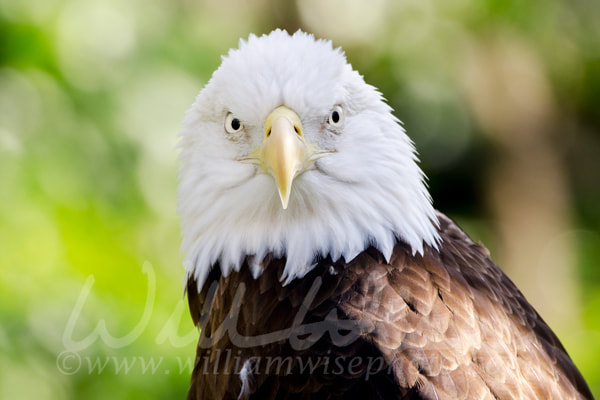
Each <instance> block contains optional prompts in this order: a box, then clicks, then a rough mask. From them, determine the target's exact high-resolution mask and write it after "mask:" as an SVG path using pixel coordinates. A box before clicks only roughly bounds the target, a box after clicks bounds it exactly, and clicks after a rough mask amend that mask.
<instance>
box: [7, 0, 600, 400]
mask: <svg viewBox="0 0 600 400" xmlns="http://www.w3.org/2000/svg"><path fill="white" fill-rule="evenodd" d="M599 11H600V3H598V2H593V1H589V0H575V1H566V0H564V1H559V0H544V1H541V0H536V1H532V2H527V3H523V2H520V1H517V0H509V1H500V0H483V1H478V2H475V1H468V0H452V1H443V2H442V1H439V2H438V1H420V0H419V1H417V0H412V1H398V2H394V1H392V0H378V1H373V2H369V3H368V4H367V2H364V3H361V2H352V3H342V2H341V1H339V0H338V1H324V2H320V1H318V0H307V1H301V2H300V1H299V2H298V4H295V3H294V2H277V1H275V0H272V1H268V0H262V1H257V2H245V1H242V0H238V1H234V0H224V1H220V2H216V1H210V0H206V1H192V0H178V1H171V0H169V1H167V0H159V1H154V2H146V1H142V0H126V1H117V0H84V1H76V0H22V1H13V0H0V255H1V256H0V263H1V265H0V318H1V320H2V324H1V325H0V398H13V399H19V398H34V397H35V398H38V399H46V398H48V399H50V398H57V399H58V398H60V399H69V398H74V399H75V398H89V399H94V398H113V399H129V398H148V397H152V398H165V399H166V398H177V397H179V398H183V397H184V395H185V393H186V390H187V385H188V381H189V375H190V371H189V370H187V369H186V368H185V365H182V363H183V364H185V362H186V359H189V360H191V359H192V357H193V354H194V349H195V343H194V339H193V337H195V336H196V333H195V332H194V328H193V326H192V323H191V319H190V318H189V317H188V312H187V309H186V308H185V306H184V303H183V300H182V286H183V285H182V283H183V277H184V271H183V269H182V268H181V261H182V258H181V256H180V255H179V253H178V251H179V250H178V248H179V241H180V239H179V227H178V221H177V215H176V198H175V193H176V184H177V173H176V170H177V163H176V151H175V149H174V145H175V143H176V134H177V131H178V129H179V124H180V121H181V120H182V119H183V115H184V112H185V110H186V109H187V108H188V107H189V105H190V104H191V102H192V101H193V99H194V97H195V95H196V94H197V93H198V92H199V90H200V89H201V88H202V86H203V84H204V83H206V81H207V80H208V79H209V77H210V74H211V73H212V71H213V70H214V69H215V68H216V67H217V66H218V64H219V63H220V58H219V56H220V55H222V54H224V53H226V51H227V49H228V48H230V47H234V46H236V45H237V41H238V40H239V38H245V37H247V36H248V34H249V33H250V32H254V33H257V34H260V33H264V32H268V31H270V30H271V29H273V28H275V27H283V28H287V29H288V30H295V29H297V28H302V29H304V30H306V31H310V32H314V33H315V34H316V35H317V36H321V37H327V38H330V39H332V40H333V41H334V43H335V44H336V45H341V46H343V47H344V48H345V50H346V53H347V56H348V58H349V60H350V62H351V63H352V64H353V65H354V67H355V68H357V69H358V70H359V71H360V72H361V73H362V74H363V75H365V77H366V80H367V81H368V82H369V83H371V84H373V85H375V86H377V87H378V88H379V89H380V90H381V91H382V92H383V93H384V94H385V95H386V97H387V99H388V100H389V102H390V104H391V105H392V106H393V107H394V108H395V110H396V113H397V115H398V116H399V117H400V118H401V119H402V120H403V121H404V123H405V125H406V127H407V129H408V132H409V134H410V135H411V137H412V138H413V139H414V140H415V142H416V144H417V148H418V149H419V151H420V154H421V156H422V166H423V169H424V170H425V171H426V173H427V174H428V176H429V178H430V187H431V190H432V195H433V197H434V199H435V202H436V206H437V208H438V209H440V210H442V211H444V212H446V213H449V214H450V215H452V216H453V217H454V218H456V219H457V220H458V221H459V222H460V223H461V224H462V225H463V227H464V228H465V229H466V230H467V231H468V232H469V233H470V234H471V235H472V236H473V237H474V238H476V239H481V240H482V241H483V242H485V243H486V245H488V247H490V248H491V249H492V252H493V253H494V251H495V249H497V248H499V247H501V243H500V242H499V240H500V239H499V238H498V235H497V233H496V231H495V225H494V223H493V218H492V214H493V213H492V212H491V211H490V203H489V199H488V197H487V196H488V194H487V193H488V191H489V179H490V176H491V175H490V174H489V171H490V169H491V168H492V165H493V163H494V160H497V159H499V158H502V157H503V155H504V154H507V153H510V148H511V143H513V142H514V140H513V139H510V140H506V138H505V137H504V136H502V132H506V130H502V129H500V128H498V129H496V128H497V127H499V126H500V127H501V124H502V122H503V121H508V122H511V121H512V119H511V118H513V112H512V111H514V110H512V109H510V108H508V110H509V111H511V112H505V113H503V112H504V111H505V110H506V109H503V108H502V107H501V106H502V105H503V104H505V103H506V102H505V103H502V104H500V103H498V104H495V103H494V102H493V100H494V98H492V100H491V101H492V103H490V104H491V110H492V112H491V114H490V112H489V110H488V109H486V108H485V107H484V106H481V107H480V105H481V104H484V105H485V101H488V100H489V94H490V93H489V91H486V90H485V88H484V86H482V85H481V84H480V83H478V82H490V81H492V80H494V79H493V78H494V75H493V74H492V75H486V73H488V72H489V71H488V69H490V68H487V69H486V68H484V69H481V68H479V69H477V68H478V66H480V65H482V64H483V65H488V64H485V63H486V62H488V61H486V60H492V61H493V60H494V59H495V58H494V57H497V59H498V60H500V61H501V63H500V64H502V62H504V61H507V62H508V64H507V65H508V67H507V68H509V70H510V71H512V70H511V69H510V68H513V69H514V70H516V71H526V72H527V71H533V73H532V74H529V75H528V74H527V73H525V75H523V76H521V77H520V78H519V79H517V80H516V81H515V82H516V85H514V87H513V86H511V85H510V84H509V85H508V86H509V87H508V89H507V90H508V91H509V93H508V95H507V96H508V98H509V99H514V100H515V101H516V103H519V100H520V99H522V98H525V99H528V97H527V93H530V92H531V93H534V94H535V93H538V92H539V93H541V94H540V95H539V96H537V97H535V96H534V97H532V98H533V99H534V100H535V101H532V102H525V103H523V104H524V109H525V110H526V111H528V110H529V108H527V107H529V106H530V105H531V104H533V106H532V107H533V108H532V109H533V110H534V111H535V110H538V109H540V108H539V107H542V108H541V109H542V110H546V111H544V112H545V114H544V121H545V122H548V121H549V123H546V124H545V125H543V126H544V127H545V128H544V129H543V131H544V132H545V131H549V132H550V134H549V143H550V144H551V148H552V149H554V150H553V153H552V154H553V155H554V156H556V157H557V158H558V159H559V160H560V165H561V166H562V168H563V169H562V170H561V171H562V172H563V173H564V180H565V182H566V186H565V187H564V192H565V193H564V197H565V198H566V199H567V206H568V210H567V215H568V216H569V221H570V225H569V227H570V228H569V229H570V232H571V233H572V234H573V235H574V240H573V241H574V243H575V246H574V248H573V253H574V254H573V255H574V258H575V260H576V263H575V265H576V269H575V271H574V272H573V273H574V274H575V275H576V281H577V285H576V288H577V293H575V296H576V298H577V299H579V300H580V302H579V303H578V304H580V307H578V308H577V309H574V310H572V313H573V314H574V315H575V318H576V319H577V320H578V321H580V323H579V325H578V326H577V328H576V329H569V330H562V331H561V330H559V331H557V333H558V334H559V336H560V337H561V339H562V340H563V342H564V344H565V347H566V348H567V349H568V351H569V353H570V354H571V355H572V357H573V359H574V360H575V362H576V364H578V365H579V367H580V368H581V370H582V372H583V374H584V375H585V376H586V379H587V380H588V382H589V384H590V386H591V387H592V389H593V391H594V393H595V394H596V396H600V364H599V363H598V361H597V360H599V359H600V268H598V266H599V265H600V233H599V232H600V207H598V204H600V185H599V184H598V183H599V182H600V170H599V169H600V168H599V165H600V164H599V163H598V157H597V154H598V153H600V132H599V130H600V113H599V112H598V105H599V104H600V24H598V23H597V21H598V19H599V17H600V13H599ZM498 54H499V55H498ZM512 60H514V61H515V63H516V64H515V65H516V66H514V65H512V64H510V62H511V61H512ZM519 63H520V64H519ZM490 65H492V67H493V66H494V65H495V64H494V63H493V62H492V64H490ZM491 69H493V68H491ZM477 74H479V75H477ZM482 74H483V75H482ZM530 75H531V76H530ZM474 76H483V80H482V81H477V82H476V81H474ZM510 76H511V75H510V74H509V77H510ZM486 77H487V78H486ZM532 82H533V83H532ZM536 82H541V83H540V84H537V83H536ZM509 83H510V80H509ZM531 85H533V86H531ZM535 85H537V86H535ZM482 88H483V89H482ZM539 88H541V89H539ZM538 89H539V90H538ZM511 90H512V91H513V92H511ZM536 90H537V92H536ZM523 93H525V95H524V96H522V94H523ZM486 94H487V95H488V97H486ZM511 96H512V97H511ZM536 99H537V100H536ZM539 99H541V100H539ZM508 103H510V101H509V102H508ZM539 104H542V106H539ZM538 106H539V107H538ZM536 107H538V108H536ZM519 108H522V107H521V106H520V103H519ZM494 110H496V111H494ZM517 111H518V109H517ZM490 115H491V116H490ZM525 115H527V113H525ZM515 121H516V122H515ZM515 121H513V122H514V123H517V124H518V123H520V122H522V121H521V120H515ZM511 126H512V125H511ZM546 128H547V129H546ZM534 144H535V143H534ZM535 148H536V146H535V145H534V146H533V147H532V148H531V150H532V151H534V150H535ZM145 262H148V263H149V264H150V265H151V266H152V268H150V269H151V273H150V275H152V274H154V275H155V277H156V285H155V287H152V285H151V284H150V283H151V281H152V279H150V275H149V274H148V273H146V274H145V273H144V272H148V271H143V268H142V266H143V265H144V263H145ZM90 277H93V281H90V280H89V279H90ZM90 282H92V284H91V286H86V285H88V284H89V283H90ZM86 287H87V288H88V289H89V296H88V297H87V298H85V302H84V303H83V304H82V309H81V313H80V314H79V317H78V318H76V319H75V320H74V321H75V325H74V327H73V330H72V332H71V333H72V335H70V334H69V330H68V329H67V327H68V323H69V321H70V318H71V317H72V316H73V311H74V309H75V305H76V302H77V301H78V299H80V300H81V294H82V293H83V294H85V288H86ZM153 290H155V297H154V298H152V296H150V298H151V300H153V301H152V302H151V304H150V306H148V305H147V304H146V303H147V301H148V298H149V297H148V296H149V295H148V293H149V292H152V291H153ZM148 309H150V311H151V315H150V317H149V319H148V320H147V321H145V322H144V320H143V318H142V316H143V315H144V310H148ZM101 321H104V322H103V323H104V324H105V325H101V324H102V323H101ZM140 321H141V322H140ZM99 323H101V324H100V325H98V324H99ZM138 324H141V325H140V326H138ZM97 326H99V327H102V326H105V329H106V330H107V332H109V333H110V335H112V336H114V337H123V336H126V335H128V334H130V333H131V332H133V333H135V335H134V336H135V340H133V341H131V343H129V344H126V345H124V346H122V347H115V346H114V345H111V343H110V341H109V343H107V341H106V340H102V339H101V338H98V339H97V340H95V341H93V343H92V344H91V345H90V346H86V347H85V348H83V349H80V350H78V351H77V352H76V356H77V357H80V358H79V359H77V358H75V359H73V358H71V359H68V358H64V357H65V355H67V356H68V355H70V354H71V353H63V352H64V351H65V350H67V351H68V350H72V348H69V346H68V345H69V344H71V345H73V343H77V342H78V341H81V340H84V339H85V338H86V337H89V336H90V335H91V334H92V332H93V331H94V328H95V327H97ZM136 327H137V328H136ZM140 327H141V328H140ZM138 328H140V329H138ZM165 333H168V335H167V336H165ZM186 335H187V336H186ZM169 338H170V339H171V340H169ZM190 338H191V340H190ZM172 340H175V342H172ZM61 357H62V358H61ZM136 357H137V358H139V357H142V358H143V359H144V361H145V362H149V361H150V359H151V358H152V359H154V362H156V363H159V364H160V365H159V367H158V368H157V369H156V371H154V372H152V371H149V370H144V369H143V366H142V365H141V364H140V363H141V361H139V360H138V362H139V363H138V364H135V363H133V362H132V361H131V360H133V359H135V358H136ZM77 360H79V361H80V362H81V364H77V362H78V361H77ZM94 360H95V361H94ZM106 360H109V361H110V360H117V361H120V362H122V361H123V360H125V361H128V362H131V363H132V365H133V366H132V368H131V370H130V371H129V372H126V371H124V370H122V369H121V370H120V369H119V368H118V366H115V365H114V364H110V363H108V364H107V366H106V367H105V369H103V370H102V371H100V370H99V369H98V368H96V369H93V368H91V366H90V362H91V363H92V364H93V363H94V362H101V363H104V364H106ZM189 360H188V362H189ZM159 361H160V362H159ZM77 366H79V367H80V368H79V369H76V368H75V367H77ZM69 368H71V369H70V370H69Z"/></svg>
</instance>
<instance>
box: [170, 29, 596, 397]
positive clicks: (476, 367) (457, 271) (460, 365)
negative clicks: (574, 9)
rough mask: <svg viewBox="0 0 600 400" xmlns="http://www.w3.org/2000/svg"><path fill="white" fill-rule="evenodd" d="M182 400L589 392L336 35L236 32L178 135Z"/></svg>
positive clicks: (585, 394) (587, 394)
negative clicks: (458, 216)
mask: <svg viewBox="0 0 600 400" xmlns="http://www.w3.org/2000/svg"><path fill="white" fill-rule="evenodd" d="M179 146H180V149H181V152H180V163H181V166H180V181H179V188H178V212H179V213H180V215H181V227H182V238H183V239H182V250H183V251H184V253H185V255H186V256H185V261H184V263H185V267H186V271H187V295H188V300H189V306H190V311H191V314H192V318H193V321H194V323H195V324H196V325H197V326H198V327H199V328H200V340H199V342H198V347H197V354H196V358H195V363H194V369H193V373H192V381H191V385H190V388H189V394H188V398H189V399H305V398H319V399H354V398H360V399H520V398H528V399H534V398H537V399H591V398H592V395H591V393H590V390H589V389H588V387H587V385H586V383H585V381H584V379H583V378H582V376H581V374H580V373H579V371H578V370H577V368H576V367H575V365H574V364H573V362H572V361H571V359H570V358H569V356H568V355H567V353H566V351H565V349H564V348H563V347H562V345H561V344H560V342H559V340H558V339H557V337H556V336H555V335H554V333H553V332H552V330H551V329H550V328H549V327H548V325H546V323H544V321H543V320H542V318H541V317H540V316H539V315H538V314H537V312H536V311H535V310H534V309H533V307H532V306H531V305H530V304H529V303H528V302H527V300H526V299H525V297H524V296H523V295H522V294H521V292H520V291H519V289H517V287H516V286H515V285H514V284H513V282H511V280H510V279H509V278H508V277H507V276H506V275H505V274H504V273H503V272H502V271H501V270H500V268H499V267H498V266H496V264H494V262H493V261H492V260H491V259H490V256H489V252H488V250H487V249H486V248H485V247H483V246H482V245H480V244H477V243H474V242H473V241H472V240H471V239H470V238H469V237H468V236H467V235H466V234H465V233H464V232H463V231H462V230H461V229H460V228H459V227H458V226H457V225H456V224H455V223H454V222H453V221H451V220H450V219H449V218H447V217H446V216H444V215H443V214H441V213H439V212H437V211H436V210H435V209H434V208H433V206H432V201H431V198H430V195H429V193H428V191H427V187H426V184H425V182H424V179H425V178H424V174H423V172H422V171H421V169H420V168H419V166H418V160H417V155H416V152H415V149H414V146H413V143H412V142H411V140H410V139H409V137H408V136H407V135H406V133H405V131H404V129H403V128H402V125H401V124H400V121H399V120H398V119H397V118H396V117H394V115H393V114H392V110H391V108H390V107H389V106H388V105H387V104H386V102H385V100H384V99H383V98H382V96H381V94H380V93H379V92H378V91H377V89H375V88H374V87H373V86H370V85H368V84H366V83H365V81H364V80H363V78H362V76H361V75H359V74H358V73H357V72H356V71H355V70H353V69H352V67H351V66H350V64H348V63H347V61H346V58H345V55H344V53H343V52H342V51H341V50H340V49H336V48H333V47H332V44H331V42H329V41H325V40H316V39H315V38H314V37H313V36H311V35H309V34H306V33H303V32H300V31H299V32H296V33H295V34H293V35H289V34H288V33H287V32H285V31H282V30H276V31H273V32H272V33H270V34H268V35H264V36H261V37H256V36H250V37H249V39H248V40H247V41H243V40H242V41H240V45H239V48H238V49H235V50H231V51H230V52H229V53H228V55H227V56H226V57H224V58H223V61H222V64H221V66H220V67H219V68H218V69H217V70H216V71H215V72H214V74H213V76H212V78H211V80H210V81H209V82H208V84H207V85H206V86H205V87H204V89H203V90H202V91H201V92H200V94H199V95H198V97H197V98H196V101H195V102H194V104H193V106H192V107H191V109H190V110H189V112H188V114H187V115H186V118H185V121H184V124H183V129H182V132H181V134H180V143H179Z"/></svg>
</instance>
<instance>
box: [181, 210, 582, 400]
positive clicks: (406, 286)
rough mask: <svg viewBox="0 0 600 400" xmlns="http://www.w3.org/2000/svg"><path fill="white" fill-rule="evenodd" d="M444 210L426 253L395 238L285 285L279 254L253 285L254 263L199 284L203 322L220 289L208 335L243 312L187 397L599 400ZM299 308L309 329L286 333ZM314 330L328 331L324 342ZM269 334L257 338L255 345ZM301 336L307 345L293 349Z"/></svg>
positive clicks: (195, 297)
mask: <svg viewBox="0 0 600 400" xmlns="http://www.w3.org/2000/svg"><path fill="white" fill-rule="evenodd" d="M438 216H439V220H440V222H441V227H440V231H439V233H440V236H441V238H442V239H443V241H442V246H441V248H440V249H439V250H436V249H433V248H431V247H426V248H425V251H424V254H423V255H419V254H417V255H413V254H412V251H411V250H410V248H409V247H408V246H407V245H405V244H403V243H401V242H398V243H397V244H396V246H395V248H394V252H393V255H392V257H391V259H390V261H389V262H387V261H386V260H385V258H384V257H383V256H382V255H381V253H380V252H379V251H377V250H376V249H374V248H369V249H367V250H366V251H364V252H362V253H361V254H360V255H359V256H357V257H356V258H355V259H354V260H353V261H352V262H350V263H348V264H345V263H344V262H341V261H338V262H332V261H331V259H323V260H321V261H320V262H319V263H318V264H317V265H316V266H315V267H314V268H313V269H312V270H311V271H310V272H309V273H308V274H307V275H306V276H305V277H304V278H303V279H299V280H294V281H292V282H291V283H290V284H289V285H287V286H282V285H281V283H280V282H279V277H280V275H281V274H282V273H283V270H284V266H285V260H284V259H277V258H273V259H271V260H270V261H268V262H267V264H268V265H265V266H264V273H263V274H262V275H261V276H260V277H259V278H258V279H257V280H254V279H253V278H252V276H251V273H250V270H249V268H246V267H243V268H242V269H241V270H240V271H239V272H233V273H231V274H230V275H229V276H227V277H225V276H223V275H222V274H220V272H219V270H218V269H214V270H213V271H212V272H211V275H210V278H209V280H208V281H207V282H206V284H205V285H204V286H203V288H202V289H201V290H200V292H198V291H197V290H195V289H196V288H195V285H196V282H195V280H194V278H193V277H192V278H190V281H189V286H190V290H189V291H188V293H189V303H190V308H191V310H192V316H193V318H194V321H196V322H198V321H200V320H201V310H202V309H203V308H204V307H205V304H206V303H205V301H206V300H205V296H206V295H207V293H208V288H209V287H210V284H211V283H213V282H217V284H218V295H217V296H215V297H214V298H213V299H212V305H211V308H210V312H208V315H207V316H206V317H205V318H206V321H207V323H206V324H205V325H202V328H203V330H202V332H201V335H202V337H204V338H206V337H210V336H211V335H214V334H215V330H218V327H221V328H222V327H223V324H224V321H227V320H228V318H231V316H232V315H234V314H237V315H238V319H237V323H236V325H235V326H234V327H232V326H231V325H230V329H229V331H228V333H227V334H224V335H223V337H222V338H221V339H219V340H216V341H214V342H212V343H210V345H207V343H208V342H204V343H202V340H201V345H199V348H198V354H197V360H196V365H195V368H194V373H193V377H192V384H191V387H190V391H189V397H188V398H189V399H233V398H238V396H240V398H250V399H303V398H322V399H345V398H347V399H350V398H365V399H367V398H368V399H392V398H395V399H591V398H592V395H591V393H590V391H589V389H588V387H587V386H586V384H585V382H584V380H583V378H582V377H581V375H580V373H579V372H578V370H577V368H576V367H575V366H574V365H573V363H572V361H571V360H570V358H569V357H568V355H567V354H566V352H565V350H564V348H563V347H562V345H561V344H560V342H559V340H558V339H557V338H556V336H555V335H554V334H553V333H552V331H551V330H550V328H549V327H548V326H547V325H546V324H545V323H544V321H543V320H542V319H541V317H540V316H539V315H538V314H537V313H536V311H535V310H534V309H533V308H532V307H531V305H530V304H529V303H528V302H527V300H526V299H525V298H524V297H523V295H522V294H521V293H520V292H519V290H518V289H517V288H516V287H515V285H514V284H513V283H512V282H511V281H510V279H509V278H508V277H507V276H506V275H505V274H504V273H503V272H502V271H501V270H500V269H499V268H498V267H497V266H496V265H495V264H494V263H493V262H492V261H491V260H490V258H489V256H488V252H487V250H486V249H485V248H484V247H483V246H481V245H479V244H475V243H473V242H472V241H471V240H470V239H469V238H468V237H467V236H466V235H465V234H464V233H463V232H462V231H461V230H460V229H459V228H458V227H457V226H456V225H455V224H454V223H453V222H452V221H450V220H449V219H448V218H446V217H445V216H443V215H441V214H439V215H438ZM315 282H317V283H318V285H316V286H317V290H316V291H315ZM240 287H244V293H243V301H242V302H241V303H240V305H239V306H238V307H236V305H235V304H234V303H235V298H236V293H237V294H238V295H239V288H240ZM311 290H312V291H313V292H314V293H313V294H311ZM306 299H309V300H310V301H309V302H308V304H307V300H306ZM303 307H304V308H305V310H304V311H305V314H304V316H303V318H302V321H300V322H301V323H302V324H303V325H302V327H303V329H305V331H303V332H304V333H303V335H302V334H300V335H298V332H296V333H289V332H288V333H281V332H285V330H286V329H287V328H289V327H291V326H293V325H294V320H295V318H297V315H298V313H299V312H300V311H301V310H302V309H303ZM232 310H234V311H235V312H233V313H232ZM205 311H206V310H205ZM328 319H329V320H330V321H331V325H327V324H326V323H325V325H323V321H327V320H328ZM310 324H313V325H312V328H311V325H310ZM225 325H227V324H225ZM315 326H319V327H320V328H324V327H325V328H328V330H327V332H325V333H323V334H322V335H321V336H318V334H317V333H318V332H317V333H315V331H314V329H313V328H314V327H315ZM340 328H341V329H340ZM311 329H313V330H312V331H311ZM231 331H235V332H237V333H238V334H239V335H240V336H243V337H246V338H247V339H246V342H245V343H246V344H249V346H248V347H246V346H245V345H244V341H243V340H242V341H240V340H239V337H238V338H237V339H235V340H232V338H231V337H230V336H231ZM273 332H275V333H277V332H279V335H274V336H272V337H270V338H269V339H268V340H264V341H263V342H262V343H261V344H256V343H251V341H252V340H253V339H249V340H248V338H254V337H257V336H259V335H265V334H269V333H273ZM348 332H351V333H348ZM352 332H354V333H357V335H354V336H352ZM296 335H298V336H299V337H300V338H301V339H302V340H305V341H308V342H309V343H310V345H309V346H307V347H306V348H298V347H297V346H295V342H294V341H295V340H297V339H298V337H296ZM311 335H312V336H314V337H312V338H311ZM336 335H337V336H336ZM340 335H341V336H343V335H348V336H349V337H350V338H351V339H350V340H348V341H347V343H344V342H343V341H340V338H339V336H340ZM304 344H306V343H304ZM227 354H229V355H230V356H229V358H230V360H229V361H230V362H229V363H226V361H227V360H226V359H227ZM234 357H237V358H238V360H239V361H238V362H237V367H236V363H235V362H234V361H232V360H233V358H234ZM249 360H250V361H249ZM269 360H270V361H271V365H270V368H268V367H269V365H267V364H268V362H269ZM286 360H289V361H286ZM357 360H358V361H357ZM307 363H308V364H310V363H312V364H310V367H312V368H313V369H312V370H310V368H308V367H307V366H306V365H307ZM279 364H282V365H279ZM277 366H280V367H281V368H276V367H277ZM242 367H243V368H242ZM236 368H238V369H237V370H236ZM240 370H241V371H242V374H243V375H242V376H240ZM241 378H243V379H241ZM249 382H250V383H249Z"/></svg>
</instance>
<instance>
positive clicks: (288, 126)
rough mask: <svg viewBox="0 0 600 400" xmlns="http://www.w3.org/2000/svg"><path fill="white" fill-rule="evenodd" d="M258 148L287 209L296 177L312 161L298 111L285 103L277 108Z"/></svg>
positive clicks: (261, 158)
mask: <svg viewBox="0 0 600 400" xmlns="http://www.w3.org/2000/svg"><path fill="white" fill-rule="evenodd" d="M258 150H259V152H260V153H259V159H260V161H261V163H260V164H261V165H262V166H263V168H264V169H265V171H266V172H268V173H270V174H271V175H272V176H273V178H274V179H275V183H276V184H277V190H278V191H279V197H280V199H281V205H282V206H283V209H286V208H287V206H288V202H289V198H290V192H291V191H292V182H293V181H294V178H295V177H296V176H298V175H299V174H300V173H301V172H303V171H304V170H305V169H306V168H307V167H308V166H309V164H310V163H311V162H312V160H311V157H310V156H311V154H312V153H313V152H312V151H310V150H311V149H309V146H308V145H307V144H306V141H305V140H304V135H303V132H302V122H301V121H300V117H298V114H296V113H295V112H294V111H293V110H291V109H289V108H287V107H285V106H279V107H277V108H276V109H274V110H273V111H272V112H271V113H270V114H269V116H268V117H267V119H266V120H265V137H264V139H263V143H262V145H261V146H260V148H259V149H258Z"/></svg>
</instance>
